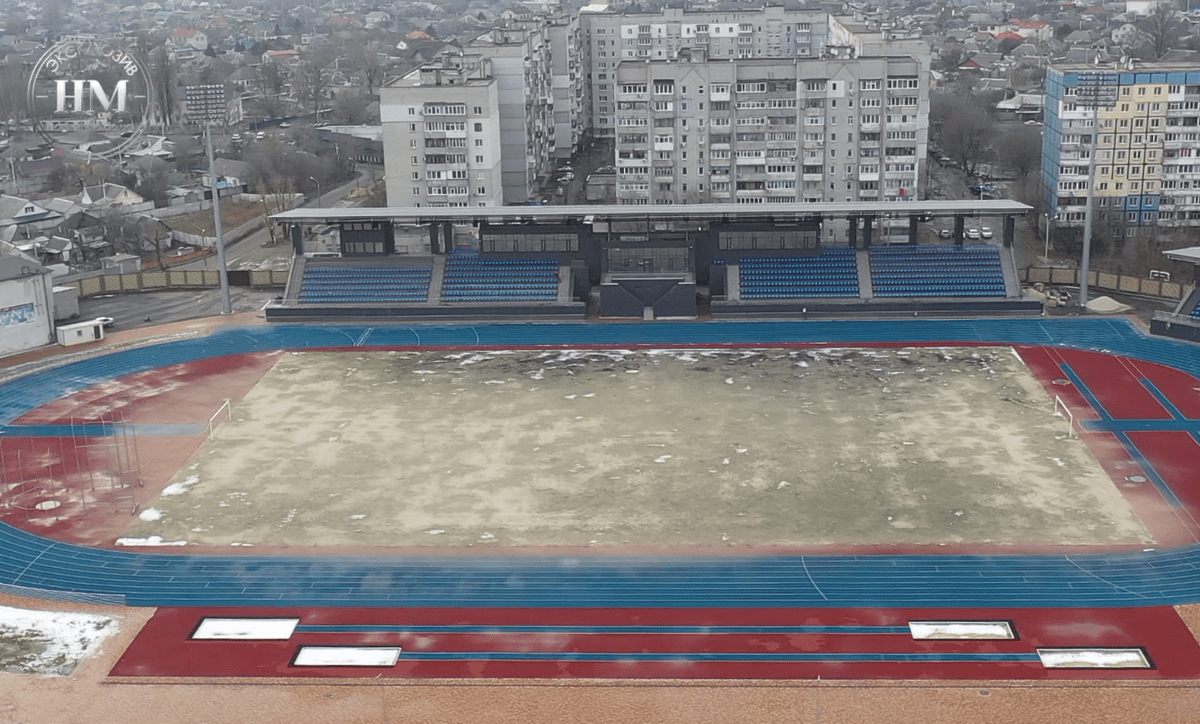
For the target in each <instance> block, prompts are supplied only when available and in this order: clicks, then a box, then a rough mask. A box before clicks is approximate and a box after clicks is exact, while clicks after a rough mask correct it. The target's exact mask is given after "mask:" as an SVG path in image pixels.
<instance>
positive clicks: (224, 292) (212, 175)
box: [204, 122, 233, 314]
mask: <svg viewBox="0 0 1200 724" xmlns="http://www.w3.org/2000/svg"><path fill="white" fill-rule="evenodd" d="M204 141H205V143H206V144H207V145H208V176H209V183H210V184H211V186H212V201H213V228H214V233H215V234H216V237H217V275H218V276H219V278H220V280H221V313H222V314H233V304H232V303H231V302H230V300H229V270H228V267H226V265H225V232H224V229H222V228H221V190H220V189H219V188H218V187H217V163H216V161H215V160H214V158H213V145H212V124H210V123H207V122H206V123H205V124H204Z"/></svg>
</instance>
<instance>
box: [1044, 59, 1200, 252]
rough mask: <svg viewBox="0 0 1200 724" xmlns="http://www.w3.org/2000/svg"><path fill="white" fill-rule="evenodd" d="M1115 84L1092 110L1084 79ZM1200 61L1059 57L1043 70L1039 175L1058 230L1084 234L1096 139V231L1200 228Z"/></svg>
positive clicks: (1120, 233) (1121, 233)
mask: <svg viewBox="0 0 1200 724" xmlns="http://www.w3.org/2000/svg"><path fill="white" fill-rule="evenodd" d="M1096 74H1102V78H1103V81H1104V82H1105V83H1107V84H1111V86H1112V91H1111V92H1110V97H1109V98H1108V99H1106V102H1107V101H1111V102H1112V105H1111V106H1105V107H1101V108H1099V109H1097V110H1096V111H1095V113H1093V110H1092V107H1091V105H1093V104H1089V97H1090V94H1089V91H1088V89H1087V86H1089V85H1095V83H1093V80H1094V79H1095V78H1096V77H1097V76H1096ZM1198 136H1200V64H1196V63H1138V64H1137V65H1136V67H1134V68H1113V67H1111V66H1096V65H1088V64H1062V65H1056V66H1052V67H1051V68H1049V70H1048V72H1047V74H1046V105H1045V127H1044V130H1043V134H1042V179H1043V182H1044V190H1045V194H1046V197H1045V199H1046V204H1047V208H1049V209H1050V211H1051V213H1052V214H1053V215H1054V219H1055V223H1054V227H1055V229H1056V232H1055V234H1056V237H1058V238H1063V239H1068V238H1081V236H1080V235H1081V233H1082V228H1083V224H1084V213H1085V209H1086V203H1087V193H1088V181H1089V179H1088V172H1089V164H1090V163H1091V160H1092V159H1091V156H1092V153H1093V144H1094V149H1095V153H1096V159H1095V161H1096V163H1095V166H1096V176H1095V188H1094V189H1093V195H1094V197H1095V202H1094V203H1095V216H1094V218H1093V227H1092V228H1093V238H1095V237H1101V238H1110V239H1113V240H1117V239H1118V238H1120V237H1126V238H1128V237H1134V236H1137V235H1138V234H1139V233H1140V232H1143V231H1148V230H1149V229H1151V228H1154V227H1167V228H1171V227H1193V226H1200V137H1198Z"/></svg>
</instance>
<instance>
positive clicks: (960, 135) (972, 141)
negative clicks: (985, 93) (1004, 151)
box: [942, 104, 996, 176]
mask: <svg viewBox="0 0 1200 724" xmlns="http://www.w3.org/2000/svg"><path fill="white" fill-rule="evenodd" d="M995 125H996V123H995V121H993V120H992V117H991V116H989V115H988V114H987V113H986V112H985V111H983V110H980V109H979V108H978V107H976V106H974V105H968V104H959V105H957V106H956V107H954V108H953V109H952V110H951V111H950V112H949V113H948V114H947V115H946V118H945V120H944V121H943V122H942V146H943V149H944V150H945V152H946V155H948V156H950V157H951V158H953V159H954V160H956V161H958V162H959V164H961V165H962V167H963V168H964V169H966V171H967V173H968V174H969V175H971V176H974V175H975V174H976V172H977V171H978V170H979V165H980V164H981V163H983V162H984V161H986V160H987V159H988V158H990V157H991V155H992V151H993V147H992V138H993V135H994V131H995Z"/></svg>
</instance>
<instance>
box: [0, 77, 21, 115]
mask: <svg viewBox="0 0 1200 724" xmlns="http://www.w3.org/2000/svg"><path fill="white" fill-rule="evenodd" d="M25 84H26V78H25V72H24V71H23V70H21V66H20V65H9V64H7V63H6V64H3V65H0V116H2V117H3V118H5V119H7V120H17V119H19V118H21V117H22V116H23V115H24V108H25Z"/></svg>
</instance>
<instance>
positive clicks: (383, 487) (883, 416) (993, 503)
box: [127, 347, 1150, 547]
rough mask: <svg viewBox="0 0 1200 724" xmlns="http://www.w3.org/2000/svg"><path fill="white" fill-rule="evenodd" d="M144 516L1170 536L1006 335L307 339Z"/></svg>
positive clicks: (560, 541)
mask: <svg viewBox="0 0 1200 724" xmlns="http://www.w3.org/2000/svg"><path fill="white" fill-rule="evenodd" d="M127 535H128V536H130V538H131V539H138V538H146V537H148V536H161V537H162V539H163V540H164V541H166V542H173V541H178V542H182V541H186V542H188V543H193V544H205V545H235V544H240V545H246V544H276V545H328V546H336V545H398V546H466V545H474V546H512V545H517V546H539V545H595V546H598V547H604V546H624V545H706V546H708V545H717V546H720V545H723V544H725V545H744V544H751V545H756V546H769V545H808V544H820V543H852V544H860V543H861V544H865V543H940V542H950V543H953V542H997V543H998V542H1013V543H1080V544H1085V543H1134V542H1150V538H1149V535H1148V534H1147V532H1146V530H1145V529H1144V528H1143V527H1142V525H1141V524H1140V523H1139V522H1138V521H1137V519H1136V518H1135V517H1134V516H1133V514H1132V512H1131V511H1130V510H1129V508H1128V507H1127V506H1126V504H1125V503H1124V501H1123V500H1122V498H1121V496H1120V494H1119V493H1118V491H1117V490H1116V488H1115V487H1114V486H1113V484H1112V482H1111V481H1110V480H1109V478H1108V477H1107V476H1106V475H1105V474H1104V473H1103V471H1102V470H1101V469H1100V466H1099V465H1098V464H1097V463H1096V461H1095V460H1094V459H1093V458H1092V457H1091V456H1090V455H1089V453H1088V452H1087V451H1086V449H1085V448H1084V446H1083V445H1082V444H1081V443H1080V442H1079V441H1078V440H1076V439H1071V438H1069V437H1068V436H1067V425H1066V423H1065V422H1064V420H1063V419H1062V418H1060V417H1058V416H1056V415H1055V414H1054V410H1053V405H1052V404H1051V401H1050V400H1049V398H1048V397H1047V396H1046V394H1045V392H1044V391H1043V390H1042V389H1041V387H1040V386H1039V385H1038V384H1037V382H1036V381H1035V380H1034V378H1033V377H1032V375H1031V374H1030V373H1029V372H1028V371H1027V370H1026V368H1025V366H1024V365H1023V364H1022V362H1021V361H1020V359H1019V358H1018V357H1017V355H1016V354H1015V353H1014V351H1013V350H1011V349H1009V348H1003V347H972V348H909V349H813V350H783V349H760V350H659V351H636V352H632V351H546V352H541V351H521V352H483V353H477V352H445V351H421V352H357V353H355V352H349V353H345V352H343V353H291V354H287V355H284V356H283V357H282V358H280V361H279V362H278V363H277V364H276V365H275V367H274V368H273V369H272V370H271V371H270V372H269V373H268V374H267V375H266V376H265V377H264V379H263V380H262V381H261V382H260V383H259V384H258V385H257V386H256V387H255V388H254V389H253V390H252V391H251V392H250V394H249V395H247V396H246V397H245V399H244V400H242V401H241V402H240V403H239V404H237V405H236V406H235V407H234V408H233V413H232V418H231V419H230V420H229V421H227V422H224V423H222V424H221V425H220V426H219V427H218V428H217V429H216V435H215V438H214V439H210V440H209V441H208V442H207V443H205V445H204V446H203V447H202V448H201V449H200V451H199V452H198V453H197V455H196V456H195V458H194V459H193V460H192V461H191V462H190V463H189V464H188V465H187V466H186V467H185V469H184V470H182V471H181V472H180V473H179V475H178V476H177V477H176V478H175V480H174V481H173V484H172V485H171V486H169V487H168V488H167V490H166V491H164V494H163V495H162V496H161V497H160V498H159V499H158V501H156V503H155V505H154V507H153V508H151V509H148V510H145V511H142V513H141V516H140V520H138V521H136V522H135V524H134V526H133V527H132V528H131V529H130V531H129V532H128V533H127ZM130 542H132V541H130Z"/></svg>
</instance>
